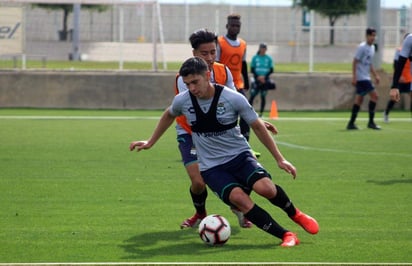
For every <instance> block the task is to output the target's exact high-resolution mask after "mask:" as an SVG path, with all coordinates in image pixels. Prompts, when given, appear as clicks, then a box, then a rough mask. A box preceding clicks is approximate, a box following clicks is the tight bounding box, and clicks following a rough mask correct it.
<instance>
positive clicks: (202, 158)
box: [170, 87, 258, 171]
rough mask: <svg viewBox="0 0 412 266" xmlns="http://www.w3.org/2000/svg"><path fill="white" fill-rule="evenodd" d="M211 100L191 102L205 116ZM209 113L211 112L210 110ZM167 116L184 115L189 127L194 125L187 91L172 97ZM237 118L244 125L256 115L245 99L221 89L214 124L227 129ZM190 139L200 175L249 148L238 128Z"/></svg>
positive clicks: (254, 119) (195, 117) (192, 108)
mask: <svg viewBox="0 0 412 266" xmlns="http://www.w3.org/2000/svg"><path fill="white" fill-rule="evenodd" d="M213 99H214V98H211V99H207V100H203V99H195V101H197V102H198V103H199V106H200V109H201V110H202V112H203V113H208V111H209V109H210V106H211V104H212V102H213ZM211 111H212V112H213V110H211ZM170 113H171V114H172V115H174V116H179V115H182V114H183V115H185V116H186V118H187V120H188V122H189V124H190V125H191V126H193V125H196V124H197V121H196V120H197V116H196V112H195V108H194V106H193V104H192V100H191V97H190V92H189V91H188V90H187V91H185V92H182V93H179V94H178V95H176V96H175V98H174V99H173V102H172V105H171V106H170ZM239 116H240V117H242V118H243V119H244V120H245V121H246V123H248V124H251V123H253V122H254V121H256V119H258V115H257V114H256V112H255V111H254V109H253V107H252V106H251V105H250V104H249V102H248V101H247V99H246V97H245V96H243V95H242V94H240V93H238V92H236V91H234V90H231V89H229V88H227V87H224V88H223V90H222V92H221V95H220V97H219V99H218V102H217V108H216V119H217V121H218V122H219V123H220V124H222V125H230V124H234V123H236V122H237V120H238V118H239ZM192 138H193V142H194V144H195V146H196V150H197V155H198V160H199V168H200V170H201V171H204V170H207V169H210V168H212V167H214V166H217V165H220V164H224V163H226V162H228V161H230V160H232V159H234V158H235V157H236V156H238V155H239V154H240V153H241V152H244V151H249V150H250V146H249V144H248V142H247V141H246V139H245V138H244V137H243V135H242V134H241V133H240V128H239V126H238V125H236V126H234V127H231V128H229V129H225V130H221V131H216V132H193V133H192Z"/></svg>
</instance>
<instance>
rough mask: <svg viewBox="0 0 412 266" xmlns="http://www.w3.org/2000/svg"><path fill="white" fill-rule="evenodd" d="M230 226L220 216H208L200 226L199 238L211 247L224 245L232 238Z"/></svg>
mask: <svg viewBox="0 0 412 266" xmlns="http://www.w3.org/2000/svg"><path fill="white" fill-rule="evenodd" d="M230 232H231V231H230V224H229V222H228V221H227V220H226V218H225V217H223V216H221V215H219V214H212V215H209V216H206V217H205V218H204V219H203V220H202V221H201V222H200V224H199V236H200V238H201V239H202V240H203V242H205V243H206V244H208V245H210V246H217V245H223V244H224V243H226V242H227V241H228V240H229V237H230Z"/></svg>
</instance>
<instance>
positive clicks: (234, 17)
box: [227, 14, 240, 21]
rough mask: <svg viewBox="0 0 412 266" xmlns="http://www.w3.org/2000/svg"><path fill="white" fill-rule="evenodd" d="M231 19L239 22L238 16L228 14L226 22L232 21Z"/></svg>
mask: <svg viewBox="0 0 412 266" xmlns="http://www.w3.org/2000/svg"><path fill="white" fill-rule="evenodd" d="M232 19H237V20H240V15H239V14H230V15H229V16H227V21H229V20H232Z"/></svg>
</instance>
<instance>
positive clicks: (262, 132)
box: [250, 119, 296, 178]
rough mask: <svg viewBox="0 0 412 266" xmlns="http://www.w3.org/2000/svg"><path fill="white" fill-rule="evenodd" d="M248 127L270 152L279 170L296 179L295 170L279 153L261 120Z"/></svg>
mask: <svg viewBox="0 0 412 266" xmlns="http://www.w3.org/2000/svg"><path fill="white" fill-rule="evenodd" d="M250 127H251V128H252V129H253V131H254V132H255V134H256V136H257V137H258V139H259V140H260V142H262V143H263V145H265V147H266V148H267V149H268V150H269V151H270V153H271V154H272V156H273V158H275V160H276V162H277V164H278V166H279V168H281V169H283V170H285V172H287V173H289V174H291V175H292V176H293V178H296V168H295V167H294V166H293V165H292V164H291V163H290V162H288V161H287V160H286V159H285V158H284V157H283V155H282V153H281V152H280V151H279V149H278V147H277V145H276V142H275V140H274V139H273V138H272V137H271V136H270V135H269V133H268V131H267V130H266V127H265V124H264V123H263V121H262V120H261V119H256V120H255V121H254V122H253V123H252V124H250Z"/></svg>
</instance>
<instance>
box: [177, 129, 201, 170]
mask: <svg viewBox="0 0 412 266" xmlns="http://www.w3.org/2000/svg"><path fill="white" fill-rule="evenodd" d="M177 142H178V143H179V150H180V154H181V155H182V161H183V164H184V165H185V166H186V165H189V164H192V163H197V154H196V149H195V146H194V145H193V140H192V135H190V134H182V135H178V136H177Z"/></svg>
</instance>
